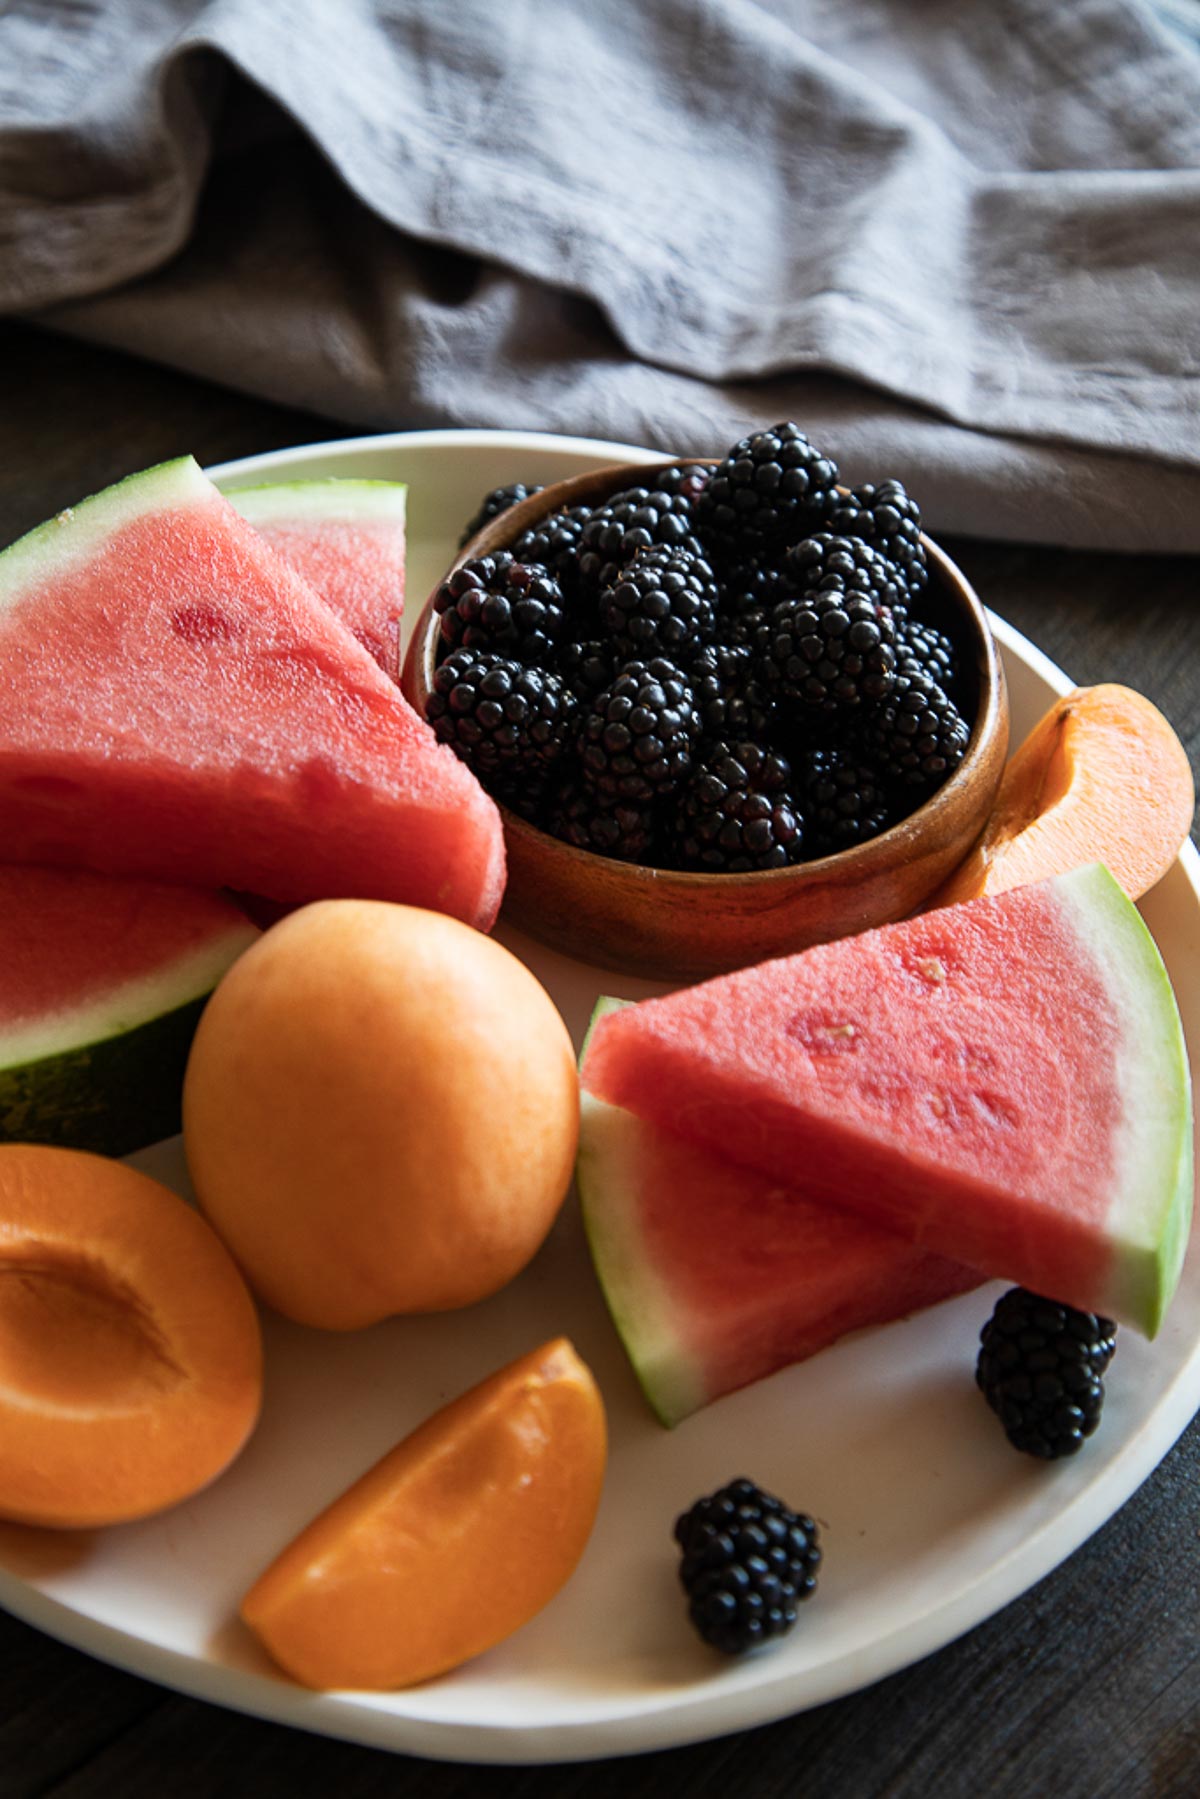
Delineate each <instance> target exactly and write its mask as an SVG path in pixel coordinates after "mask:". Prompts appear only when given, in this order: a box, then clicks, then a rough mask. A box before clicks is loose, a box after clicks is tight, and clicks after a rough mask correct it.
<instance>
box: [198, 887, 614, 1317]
mask: <svg viewBox="0 0 1200 1799" xmlns="http://www.w3.org/2000/svg"><path fill="white" fill-rule="evenodd" d="M183 1132H184V1144H185V1148H186V1151H187V1159H188V1165H189V1167H190V1169H191V1173H192V1180H193V1182H194V1184H195V1188H196V1193H197V1196H198V1198H199V1201H200V1205H201V1207H202V1209H203V1210H204V1212H205V1214H206V1215H207V1217H208V1218H209V1220H210V1222H211V1223H212V1224H213V1225H214V1226H215V1228H216V1229H217V1231H218V1232H219V1233H220V1235H221V1237H222V1239H223V1240H224V1242H225V1243H226V1244H227V1245H228V1247H229V1248H230V1250H231V1251H232V1252H233V1255H234V1256H235V1257H236V1259H237V1261H238V1263H239V1264H240V1266H241V1268H242V1270H243V1272H244V1273H245V1275H246V1277H247V1279H248V1280H249V1281H250V1284H251V1286H252V1287H253V1288H254V1289H255V1291H256V1292H257V1293H259V1294H260V1296H261V1297H262V1298H263V1299H265V1300H266V1301H267V1303H268V1304H269V1305H272V1306H274V1307H275V1308H276V1310H278V1311H280V1312H283V1313H284V1314H285V1315H286V1316H287V1317H289V1318H292V1319H295V1320H296V1322H297V1323H300V1324H309V1325H316V1326H319V1327H321V1328H324V1329H327V1330H357V1329H360V1328H362V1327H363V1326H364V1325H368V1324H374V1323H376V1322H378V1320H380V1319H382V1318H386V1317H389V1316H391V1315H392V1314H393V1313H398V1312H425V1311H445V1310H449V1309H451V1308H453V1307H456V1306H465V1305H469V1304H471V1303H472V1302H473V1301H474V1300H477V1299H482V1298H484V1297H486V1296H487V1295H488V1294H490V1293H494V1292H495V1291H496V1290H497V1289H498V1288H499V1287H501V1286H503V1285H504V1284H505V1283H506V1282H507V1281H509V1280H511V1279H512V1278H513V1276H514V1275H515V1274H517V1273H518V1272H519V1270H520V1269H522V1268H523V1267H524V1266H525V1264H526V1263H527V1262H528V1261H529V1260H530V1258H531V1257H532V1256H533V1254H534V1252H535V1251H536V1250H537V1249H538V1248H539V1247H540V1246H541V1243H542V1241H543V1239H544V1238H545V1236H546V1233H547V1232H548V1231H549V1229H550V1227H551V1225H552V1224H553V1222H554V1219H555V1217H556V1215H557V1213H558V1210H559V1207H560V1206H561V1204H562V1201H563V1199H564V1198H565V1196H566V1193H567V1190H568V1188H569V1186H570V1183H571V1175H572V1170H573V1167H574V1155H575V1146H576V1140H577V1137H578V1132H579V1083H578V1076H577V1074H576V1069H575V1054H574V1050H573V1049H572V1046H571V1039H570V1036H569V1034H568V1032H567V1027H566V1025H565V1024H564V1023H563V1020H562V1017H561V1016H560V1014H559V1012H558V1011H557V1009H556V1007H555V1005H554V1002H553V1001H552V1000H551V998H550V996H549V994H548V993H547V992H546V990H545V988H544V987H542V986H541V985H540V984H539V983H538V981H537V980H536V979H535V977H534V976H533V975H532V974H531V973H530V972H529V970H528V969H527V968H526V967H525V966H524V964H523V963H521V962H520V961H518V959H517V957H516V956H514V955H512V954H511V953H510V952H509V951H508V950H506V949H504V948H503V947H502V946H501V945H500V944H498V943H495V942H493V941H492V939H491V938H490V937H485V936H483V935H482V934H481V933H480V932H479V931H474V930H471V928H470V927H469V926H467V925H464V924H460V923H459V922H458V921H457V920H456V919H453V918H447V917H445V916H443V915H442V914H441V913H437V912H425V911H422V910H420V909H418V908H416V907H413V906H397V905H389V904H387V903H386V902H384V901H380V900H323V901H320V902H318V903H317V904H315V905H311V906H306V907H305V908H303V910H301V911H298V912H293V913H292V914H291V915H290V916H289V917H287V918H285V919H283V920H282V921H281V922H280V923H279V924H276V925H274V926H273V927H272V928H271V930H269V931H268V932H267V934H266V935H265V936H264V937H263V938H261V939H260V941H259V942H258V943H256V944H254V945H253V946H252V947H251V949H250V950H249V951H248V952H247V953H246V954H245V955H244V956H242V957H241V958H240V959H239V961H238V962H237V963H236V964H235V965H234V967H233V968H232V969H231V970H230V971H229V973H228V975H226V977H225V979H224V980H223V981H222V982H221V984H220V986H219V987H218V988H217V991H216V993H215V994H214V995H213V997H212V999H211V1000H210V1001H209V1003H208V1005H207V1007H206V1008H205V1011H204V1015H203V1017H202V1018H201V1020H200V1026H199V1029H198V1031H197V1033H196V1037H195V1041H194V1043H193V1046H192V1052H191V1057H190V1060H189V1062H188V1067H187V1074H186V1077H185V1081H184V1093H183Z"/></svg>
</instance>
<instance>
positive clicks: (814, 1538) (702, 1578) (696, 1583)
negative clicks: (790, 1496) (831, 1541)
mask: <svg viewBox="0 0 1200 1799" xmlns="http://www.w3.org/2000/svg"><path fill="white" fill-rule="evenodd" d="M674 1537H675V1541H676V1543H677V1544H678V1545H679V1548H680V1551H681V1558H682V1559H681V1561H680V1565H679V1579H680V1582H681V1584H682V1586H683V1590H684V1592H685V1593H686V1594H687V1599H688V1617H689V1618H690V1619H691V1621H692V1623H693V1625H694V1626H695V1628H696V1629H697V1630H698V1631H699V1633H700V1635H701V1636H702V1637H703V1639H704V1641H705V1642H706V1643H709V1644H711V1645H712V1647H713V1648H714V1649H719V1650H721V1651H722V1652H723V1653H724V1654H726V1655H741V1654H743V1653H744V1652H745V1651H746V1650H748V1649H755V1648H757V1647H758V1646H759V1645H760V1644H762V1643H768V1642H770V1641H771V1640H772V1638H775V1637H782V1636H785V1635H786V1634H787V1632H788V1631H789V1630H791V1629H792V1627H793V1625H794V1624H795V1622H796V1618H797V1608H798V1607H799V1605H800V1604H801V1603H802V1602H803V1601H804V1600H805V1599H807V1598H809V1596H810V1595H811V1594H812V1593H813V1591H814V1590H815V1588H816V1584H817V1569H818V1568H819V1567H820V1565H821V1549H820V1544H819V1542H818V1533H817V1527H816V1525H815V1523H814V1522H813V1520H812V1519H811V1518H810V1517H808V1516H807V1514H806V1513H804V1512H793V1511H791V1510H790V1509H789V1507H788V1506H786V1505H785V1504H784V1503H783V1501H782V1500H781V1499H776V1498H775V1497H774V1495H773V1494H770V1493H764V1492H763V1490H762V1488H761V1487H758V1486H756V1485H755V1483H754V1482H753V1481H750V1480H744V1479H743V1480H734V1481H730V1483H729V1484H728V1486H724V1487H721V1488H719V1489H718V1490H717V1492H715V1493H711V1494H709V1495H708V1496H707V1497H706V1498H704V1499H698V1500H697V1501H696V1503H695V1505H693V1506H692V1507H691V1509H690V1511H687V1512H684V1513H682V1514H681V1516H680V1517H678V1518H677V1519H676V1520H675V1530H674Z"/></svg>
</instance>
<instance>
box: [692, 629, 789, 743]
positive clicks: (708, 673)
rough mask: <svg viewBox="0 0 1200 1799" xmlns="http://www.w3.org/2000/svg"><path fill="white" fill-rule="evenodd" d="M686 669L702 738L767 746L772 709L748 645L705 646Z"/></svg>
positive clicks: (768, 695)
mask: <svg viewBox="0 0 1200 1799" xmlns="http://www.w3.org/2000/svg"><path fill="white" fill-rule="evenodd" d="M685 667H686V673H687V676H688V679H689V680H690V682H691V684H692V692H693V694H694V695H695V701H696V711H697V713H698V714H699V716H700V733H701V736H702V737H706V738H714V739H715V738H724V739H725V741H726V742H746V741H749V742H751V743H760V744H765V743H766V741H767V738H768V736H769V735H770V731H771V721H772V714H773V710H774V708H773V706H772V702H771V696H770V694H769V693H768V692H767V689H766V687H765V685H764V684H763V682H762V680H761V679H760V677H759V675H758V673H757V670H756V665H755V658H754V652H753V649H752V648H751V646H750V645H749V644H716V643H708V644H704V645H703V646H702V647H701V648H700V649H699V650H697V651H695V652H694V653H693V654H692V655H691V656H689V657H688V660H687V663H686V665H685Z"/></svg>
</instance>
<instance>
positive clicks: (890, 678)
mask: <svg viewBox="0 0 1200 1799" xmlns="http://www.w3.org/2000/svg"><path fill="white" fill-rule="evenodd" d="M769 622H770V640H769V643H768V644H767V646H766V668H767V673H768V677H769V679H770V681H771V682H772V684H773V685H774V686H775V688H776V689H777V690H778V692H779V693H780V694H782V695H783V696H785V697H786V698H788V699H791V700H795V701H797V702H798V703H799V704H800V705H801V706H805V707H809V708H811V709H812V710H813V711H816V712H823V713H827V714H834V715H836V714H839V713H847V712H854V711H855V710H857V709H858V708H859V707H861V706H865V705H872V704H875V703H877V702H878V701H880V700H885V699H886V698H887V697H888V695H889V694H890V693H891V692H892V686H893V682H894V680H895V668H896V651H895V644H894V639H893V635H892V627H891V624H890V622H889V620H888V619H887V618H886V617H885V616H883V615H882V614H881V613H880V611H879V609H878V608H877V607H876V605H875V603H874V601H873V600H871V599H870V598H869V597H868V596H867V595H866V594H849V593H843V592H840V591H838V590H834V591H833V592H830V593H810V594H806V595H805V596H804V597H803V598H802V599H798V600H784V601H783V602H782V603H781V604H780V605H778V606H776V608H775V610H774V611H773V612H772V613H771V615H770V621H769Z"/></svg>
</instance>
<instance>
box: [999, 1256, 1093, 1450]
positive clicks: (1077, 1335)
mask: <svg viewBox="0 0 1200 1799" xmlns="http://www.w3.org/2000/svg"><path fill="white" fill-rule="evenodd" d="M979 1344H980V1347H979V1357H978V1360H977V1362H976V1365H975V1381H976V1384H977V1386H978V1387H979V1390H980V1392H981V1393H982V1394H983V1396H984V1398H985V1399H986V1400H987V1402H988V1405H989V1406H990V1407H991V1408H992V1410H993V1412H995V1414H996V1416H997V1417H998V1418H999V1420H1000V1422H1001V1424H1002V1425H1003V1426H1004V1431H1005V1435H1006V1436H1007V1437H1008V1440H1009V1442H1010V1443H1011V1444H1012V1445H1013V1447H1014V1449H1020V1450H1023V1451H1024V1452H1025V1454H1026V1455H1036V1456H1040V1457H1041V1458H1042V1459H1043V1460H1045V1461H1056V1460H1058V1459H1059V1457H1061V1456H1067V1455H1075V1454H1077V1453H1078V1451H1079V1450H1080V1449H1082V1447H1083V1442H1084V1438H1085V1437H1090V1436H1091V1434H1092V1432H1093V1431H1094V1430H1095V1429H1096V1426H1097V1425H1098V1424H1099V1422H1100V1413H1101V1409H1102V1407H1103V1405H1104V1374H1105V1371H1106V1369H1107V1368H1108V1365H1109V1363H1110V1362H1111V1361H1112V1358H1113V1353H1114V1351H1115V1349H1116V1347H1117V1327H1116V1325H1115V1324H1114V1323H1113V1322H1112V1320H1111V1318H1102V1317H1100V1316H1099V1315H1098V1314H1097V1313H1095V1312H1080V1311H1076V1310H1075V1308H1074V1307H1073V1306H1065V1305H1060V1304H1058V1302H1057V1301H1056V1300H1050V1299H1041V1298H1039V1297H1038V1295H1037V1294H1036V1293H1030V1292H1029V1291H1028V1290H1027V1289H1026V1288H1025V1287H1012V1288H1010V1290H1009V1291H1008V1292H1007V1293H1006V1294H1005V1295H1004V1297H1003V1298H1002V1299H1000V1300H998V1301H997V1304H996V1308H995V1310H994V1311H993V1313H992V1315H991V1317H990V1318H989V1319H988V1321H987V1323H986V1324H985V1325H984V1327H983V1329H982V1331H981V1332H980V1334H979Z"/></svg>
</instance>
